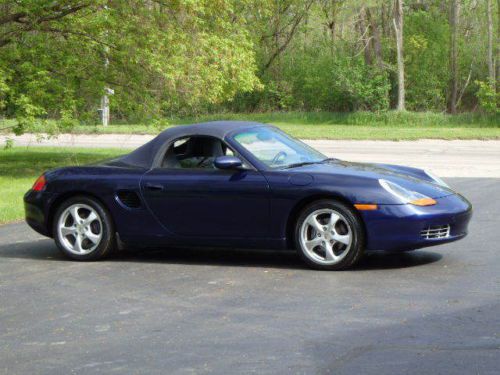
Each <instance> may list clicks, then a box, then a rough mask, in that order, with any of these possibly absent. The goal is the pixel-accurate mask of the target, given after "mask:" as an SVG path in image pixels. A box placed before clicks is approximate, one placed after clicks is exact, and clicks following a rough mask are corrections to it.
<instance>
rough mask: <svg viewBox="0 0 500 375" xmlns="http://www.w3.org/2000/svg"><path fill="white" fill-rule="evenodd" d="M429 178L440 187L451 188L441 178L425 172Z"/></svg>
mask: <svg viewBox="0 0 500 375" xmlns="http://www.w3.org/2000/svg"><path fill="white" fill-rule="evenodd" d="M424 172H425V174H426V175H427V176H429V177H430V178H432V179H433V180H434V182H436V184H438V185H440V186H444V187H447V188H448V189H449V188H450V185H448V184H447V183H446V182H444V181H443V180H442V179H441V178H440V177H438V176H436V175H435V174H434V173H432V172H429V171H424Z"/></svg>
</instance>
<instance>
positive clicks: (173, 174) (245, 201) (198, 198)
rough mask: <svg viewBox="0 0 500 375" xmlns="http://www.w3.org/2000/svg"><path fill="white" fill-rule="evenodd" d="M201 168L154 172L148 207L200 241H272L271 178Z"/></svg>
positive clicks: (145, 181) (147, 185) (146, 186)
mask: <svg viewBox="0 0 500 375" xmlns="http://www.w3.org/2000/svg"><path fill="white" fill-rule="evenodd" d="M171 147H174V146H173V145H172V146H171ZM182 147H184V148H185V146H180V147H179V149H181V148H182ZM180 152H186V151H185V150H181V151H180ZM167 154H168V151H167ZM178 156H179V157H180V158H183V157H184V158H185V156H184V154H181V153H179V155H178ZM183 160H184V161H185V160H187V159H186V158H185V159H183ZM195 164H196V163H193V162H192V161H191V162H184V163H183V165H184V167H181V166H179V165H177V166H176V167H172V166H166V167H159V168H154V169H151V170H150V171H149V172H147V173H146V174H145V175H144V176H143V178H142V180H141V190H142V194H143V196H144V198H145V200H146V202H147V205H148V207H149V209H150V210H151V211H152V213H153V214H154V215H155V216H156V218H157V219H158V220H159V221H160V222H161V224H162V225H163V226H164V227H165V229H166V231H167V232H170V233H173V234H176V235H182V236H194V237H217V238H219V237H220V238H241V237H257V238H259V237H260V238H265V237H267V236H268V234H269V233H268V228H269V195H270V190H269V185H268V183H267V180H266V179H265V177H264V176H263V175H262V174H261V173H260V172H259V171H257V170H255V169H253V168H251V167H249V168H247V169H245V170H220V169H215V168H213V167H210V168H197V167H196V166H195Z"/></svg>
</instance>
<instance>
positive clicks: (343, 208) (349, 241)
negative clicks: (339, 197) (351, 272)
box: [295, 200, 365, 270]
mask: <svg viewBox="0 0 500 375" xmlns="http://www.w3.org/2000/svg"><path fill="white" fill-rule="evenodd" d="M364 243H365V236H364V228H363V225H362V223H361V219H360V218H359V216H358V215H357V213H356V212H355V211H354V210H353V209H352V208H351V207H349V206H348V205H346V204H344V203H341V202H337V201H334V200H321V201H317V202H314V203H312V204H310V205H308V206H307V207H305V208H304V209H303V210H302V212H301V214H300V216H299V218H298V220H297V223H296V226H295V244H296V247H297V250H298V252H299V255H300V256H301V257H302V259H303V260H304V261H305V262H306V263H307V264H308V265H309V266H311V267H312V268H315V269H320V270H340V269H345V268H348V267H351V266H353V265H354V264H355V263H356V262H357V261H358V260H359V259H360V258H361V256H362V255H363V252H364V246H365V244H364Z"/></svg>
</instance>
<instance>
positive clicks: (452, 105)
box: [448, 0, 460, 113]
mask: <svg viewBox="0 0 500 375" xmlns="http://www.w3.org/2000/svg"><path fill="white" fill-rule="evenodd" d="M450 4H451V9H450V28H451V33H450V72H451V80H450V100H449V103H448V111H449V112H450V113H457V98H458V43H457V38H458V18H459V15H460V2H459V0H452V1H451V3H450Z"/></svg>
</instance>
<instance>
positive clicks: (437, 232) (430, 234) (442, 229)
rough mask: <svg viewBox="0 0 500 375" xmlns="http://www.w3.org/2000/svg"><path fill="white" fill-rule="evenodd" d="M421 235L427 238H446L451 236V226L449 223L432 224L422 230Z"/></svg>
mask: <svg viewBox="0 0 500 375" xmlns="http://www.w3.org/2000/svg"><path fill="white" fill-rule="evenodd" d="M420 235H421V236H422V237H423V238H425V239H427V240H429V239H434V238H446V237H449V236H450V226H449V225H448V224H447V225H434V226H430V227H427V228H425V229H424V230H422V231H421V232H420Z"/></svg>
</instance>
